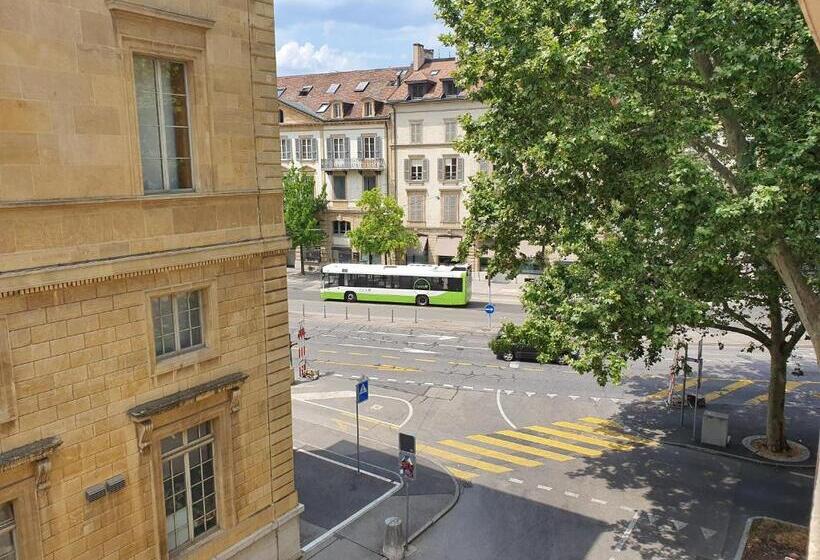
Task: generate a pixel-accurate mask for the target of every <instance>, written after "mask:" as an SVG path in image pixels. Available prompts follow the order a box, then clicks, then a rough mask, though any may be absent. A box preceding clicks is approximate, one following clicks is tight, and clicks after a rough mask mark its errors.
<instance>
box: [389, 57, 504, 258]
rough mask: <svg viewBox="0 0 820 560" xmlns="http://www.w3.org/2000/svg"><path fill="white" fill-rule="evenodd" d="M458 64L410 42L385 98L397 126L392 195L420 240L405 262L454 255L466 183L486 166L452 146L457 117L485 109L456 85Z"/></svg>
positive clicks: (463, 209)
mask: <svg viewBox="0 0 820 560" xmlns="http://www.w3.org/2000/svg"><path fill="white" fill-rule="evenodd" d="M457 64H458V63H457V62H456V60H455V59H454V58H434V57H433V51H431V50H428V49H425V48H424V46H423V45H420V44H418V43H417V44H415V45H413V64H412V66H411V67H410V68H409V69H408V71H407V74H406V75H405V77H404V79H403V80H402V82H401V84H400V85H399V86H398V87H397V88H396V90H395V91H394V92H393V94H392V95H391V97H390V100H389V103H390V106H391V107H392V108H393V119H394V123H395V129H396V133H395V143H394V144H393V146H392V150H393V151H394V153H395V155H394V160H395V161H396V166H395V168H394V170H393V172H394V175H395V184H396V191H395V192H396V198H397V200H398V202H399V204H400V205H401V206H402V207H403V208H404V209H405V219H406V222H407V225H408V226H409V227H411V228H412V229H413V230H414V231H416V232H417V233H418V235H419V240H420V246H419V248H418V249H416V250H413V251H410V252H409V253H408V255H407V261H408V262H422V263H434V264H445V263H449V262H451V261H453V260H455V259H456V256H457V251H458V245H459V243H461V239H462V237H463V235H464V231H463V229H462V227H461V223H462V220H463V219H464V217H465V214H466V210H465V206H464V202H465V198H466V197H465V193H464V187H465V186H466V185H468V184H469V179H470V177H471V176H473V175H475V174H476V173H478V172H479V171H480V170H484V171H488V168H487V167H486V165H483V164H482V163H481V162H480V161H479V160H478V159H477V158H476V157H475V156H473V155H471V154H462V153H459V152H458V151H457V150H456V149H455V148H454V147H453V142H454V141H455V140H457V139H458V138H459V136H460V134H461V129H460V125H459V118H460V117H461V116H462V115H464V114H471V115H473V116H478V115H480V114H481V113H482V112H483V111H484V108H483V106H482V105H481V104H479V103H476V102H474V101H470V100H469V99H467V96H466V94H465V93H464V92H463V91H461V90H460V89H459V87H458V86H457V84H456V82H455V80H454V79H453V73H454V71H455V70H456V66H457ZM476 264H477V263H476Z"/></svg>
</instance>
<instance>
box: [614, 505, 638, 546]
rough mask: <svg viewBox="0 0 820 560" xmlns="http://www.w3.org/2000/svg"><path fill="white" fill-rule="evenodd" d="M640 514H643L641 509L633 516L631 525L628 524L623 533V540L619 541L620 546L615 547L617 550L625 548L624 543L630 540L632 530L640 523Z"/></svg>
mask: <svg viewBox="0 0 820 560" xmlns="http://www.w3.org/2000/svg"><path fill="white" fill-rule="evenodd" d="M640 516H641V512H640V511H636V512H635V514H634V515H633V516H632V520H631V521H630V522H629V525H627V527H626V530H625V531H624V534H623V535H621V542H619V543H618V546H616V547H615V550H617V551H618V552H620V551H622V550H623V549H624V545H626V541H628V540H629V537H630V536H631V535H632V531H634V530H635V524H637V523H638V518H639V517H640Z"/></svg>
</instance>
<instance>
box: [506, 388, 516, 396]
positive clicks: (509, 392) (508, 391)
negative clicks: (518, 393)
mask: <svg viewBox="0 0 820 560" xmlns="http://www.w3.org/2000/svg"><path fill="white" fill-rule="evenodd" d="M504 392H505V393H506V394H508V395H512V394H513V393H514V392H515V391H511V390H510V389H504Z"/></svg>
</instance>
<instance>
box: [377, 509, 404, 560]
mask: <svg viewBox="0 0 820 560" xmlns="http://www.w3.org/2000/svg"><path fill="white" fill-rule="evenodd" d="M382 554H384V555H385V556H387V558H388V560H402V558H404V527H402V522H401V519H400V518H398V517H388V518H387V519H385V520H384V544H383V545H382Z"/></svg>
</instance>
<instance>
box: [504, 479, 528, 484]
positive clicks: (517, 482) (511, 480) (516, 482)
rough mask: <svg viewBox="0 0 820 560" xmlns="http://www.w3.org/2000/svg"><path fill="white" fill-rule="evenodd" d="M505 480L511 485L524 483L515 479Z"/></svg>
mask: <svg viewBox="0 0 820 560" xmlns="http://www.w3.org/2000/svg"><path fill="white" fill-rule="evenodd" d="M507 480H509V481H510V482H512V483H513V484H524V481H523V480H519V479H517V478H508V479H507Z"/></svg>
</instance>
